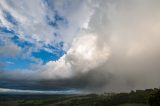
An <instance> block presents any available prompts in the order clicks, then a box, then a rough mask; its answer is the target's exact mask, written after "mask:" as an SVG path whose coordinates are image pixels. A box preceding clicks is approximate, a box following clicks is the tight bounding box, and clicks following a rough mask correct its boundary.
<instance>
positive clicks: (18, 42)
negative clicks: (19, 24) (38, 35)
mask: <svg viewBox="0 0 160 106" xmlns="http://www.w3.org/2000/svg"><path fill="white" fill-rule="evenodd" d="M11 40H12V41H13V42H14V43H15V44H16V45H18V46H19V47H21V48H25V47H33V46H34V44H32V43H30V42H28V41H24V40H22V39H20V38H19V37H18V36H16V35H15V36H13V37H12V38H11Z"/></svg>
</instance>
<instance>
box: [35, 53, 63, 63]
mask: <svg viewBox="0 0 160 106" xmlns="http://www.w3.org/2000/svg"><path fill="white" fill-rule="evenodd" d="M64 53H65V52H64V51H63V50H55V51H54V52H53V53H50V52H47V51H45V50H39V51H37V52H33V53H32V56H33V57H35V58H39V59H41V60H42V61H43V63H47V62H48V61H56V60H58V59H59V58H60V57H61V56H63V55H64Z"/></svg>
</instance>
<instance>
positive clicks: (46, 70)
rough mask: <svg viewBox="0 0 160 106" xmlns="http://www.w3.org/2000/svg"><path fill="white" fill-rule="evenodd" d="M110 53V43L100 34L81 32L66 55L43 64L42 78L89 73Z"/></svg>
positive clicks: (68, 76)
mask: <svg viewBox="0 0 160 106" xmlns="http://www.w3.org/2000/svg"><path fill="white" fill-rule="evenodd" d="M109 55H110V49H109V47H108V45H107V44H106V43H105V42H104V41H103V40H102V39H98V35H95V34H91V33H81V34H80V35H79V36H77V37H76V38H75V39H74V40H73V43H72V46H71V48H70V49H69V50H68V52H67V54H66V55H64V56H63V57H62V58H60V59H59V60H58V61H50V62H48V63H47V64H46V65H44V66H43V69H42V78H43V77H44V78H45V79H61V78H70V77H73V76H74V75H75V74H76V75H77V73H87V72H88V71H91V70H93V69H94V68H97V67H99V66H100V65H102V64H103V63H105V62H106V61H107V59H108V57H109Z"/></svg>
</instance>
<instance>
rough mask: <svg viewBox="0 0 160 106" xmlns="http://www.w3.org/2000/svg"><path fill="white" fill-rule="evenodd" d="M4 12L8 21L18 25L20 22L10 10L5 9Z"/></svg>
mask: <svg viewBox="0 0 160 106" xmlns="http://www.w3.org/2000/svg"><path fill="white" fill-rule="evenodd" d="M3 13H4V17H5V18H6V20H7V21H8V22H10V23H11V24H13V25H17V24H18V22H17V21H16V19H15V18H14V17H13V16H12V15H11V14H10V13H9V12H7V11H3Z"/></svg>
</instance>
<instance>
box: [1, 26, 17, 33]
mask: <svg viewBox="0 0 160 106" xmlns="http://www.w3.org/2000/svg"><path fill="white" fill-rule="evenodd" d="M0 33H1V34H2V33H7V34H11V35H15V34H16V33H15V31H14V30H11V29H8V28H6V27H0Z"/></svg>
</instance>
